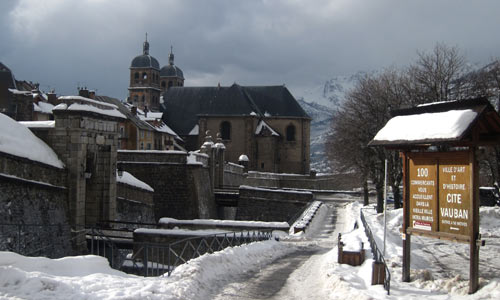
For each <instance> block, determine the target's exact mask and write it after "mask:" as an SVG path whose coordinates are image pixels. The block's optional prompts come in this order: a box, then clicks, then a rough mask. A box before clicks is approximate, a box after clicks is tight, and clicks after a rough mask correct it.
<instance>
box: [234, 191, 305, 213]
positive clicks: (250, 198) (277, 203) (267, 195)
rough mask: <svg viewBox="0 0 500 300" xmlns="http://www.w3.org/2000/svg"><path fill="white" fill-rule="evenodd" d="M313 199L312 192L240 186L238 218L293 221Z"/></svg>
mask: <svg viewBox="0 0 500 300" xmlns="http://www.w3.org/2000/svg"><path fill="white" fill-rule="evenodd" d="M312 199H313V194H312V193H310V192H303V191H289V190H286V191H285V190H272V189H262V188H253V187H248V186H240V197H239V200H238V209H237V212H236V220H247V221H250V220H254V221H265V222H291V221H294V218H296V217H298V215H299V214H300V213H301V212H302V210H303V209H305V207H306V205H307V204H308V203H309V202H311V201H312Z"/></svg>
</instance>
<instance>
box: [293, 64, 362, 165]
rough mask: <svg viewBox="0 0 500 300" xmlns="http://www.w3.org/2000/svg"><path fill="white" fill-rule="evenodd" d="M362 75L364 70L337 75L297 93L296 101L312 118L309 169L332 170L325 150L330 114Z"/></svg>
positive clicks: (330, 120)
mask: <svg viewBox="0 0 500 300" xmlns="http://www.w3.org/2000/svg"><path fill="white" fill-rule="evenodd" d="M364 75H365V73H364V72H358V73H356V74H354V75H350V76H337V77H334V78H331V79H329V80H327V81H326V82H325V83H324V84H322V85H318V86H315V87H313V88H311V89H309V90H306V91H304V92H303V94H302V95H298V97H297V100H298V102H299V103H300V105H301V106H302V108H303V109H304V110H305V111H306V112H307V114H309V116H310V117H311V118H312V120H311V170H316V171H317V172H321V173H327V172H332V171H334V170H332V169H331V168H330V166H329V164H328V161H327V158H326V151H325V142H326V137H327V135H328V131H329V128H330V126H331V122H332V115H333V112H334V111H335V110H336V109H337V108H338V107H339V106H340V105H341V104H342V103H343V101H344V97H345V95H346V93H347V92H348V91H349V90H350V89H352V88H353V87H354V85H355V83H356V81H357V79H358V78H360V77H361V76H364Z"/></svg>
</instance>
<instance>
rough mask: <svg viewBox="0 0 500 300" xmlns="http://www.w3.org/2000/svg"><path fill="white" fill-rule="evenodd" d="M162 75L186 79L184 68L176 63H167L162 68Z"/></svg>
mask: <svg viewBox="0 0 500 300" xmlns="http://www.w3.org/2000/svg"><path fill="white" fill-rule="evenodd" d="M160 77H179V78H182V79H184V73H183V72H182V70H181V69H180V68H179V67H177V66H174V65H166V66H164V67H163V68H161V70H160Z"/></svg>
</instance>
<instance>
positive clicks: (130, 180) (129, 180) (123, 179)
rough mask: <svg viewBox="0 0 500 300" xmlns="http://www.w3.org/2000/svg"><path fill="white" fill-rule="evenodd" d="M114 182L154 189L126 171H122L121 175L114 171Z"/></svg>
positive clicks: (149, 189) (147, 189) (148, 189)
mask: <svg viewBox="0 0 500 300" xmlns="http://www.w3.org/2000/svg"><path fill="white" fill-rule="evenodd" d="M116 182H119V183H123V184H127V185H130V186H133V187H136V188H140V189H143V190H146V191H150V192H154V191H155V190H154V189H153V188H152V187H151V186H149V185H148V184H147V183H145V182H144V181H140V180H139V179H137V178H135V177H134V175H132V174H130V173H129V172H127V171H123V174H122V176H118V172H116Z"/></svg>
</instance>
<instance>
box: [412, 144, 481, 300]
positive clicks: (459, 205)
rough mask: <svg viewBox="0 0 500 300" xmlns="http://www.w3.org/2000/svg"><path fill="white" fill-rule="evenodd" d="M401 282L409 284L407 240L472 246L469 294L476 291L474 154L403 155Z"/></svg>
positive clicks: (476, 202) (477, 214) (477, 209)
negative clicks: (425, 239)
mask: <svg viewBox="0 0 500 300" xmlns="http://www.w3.org/2000/svg"><path fill="white" fill-rule="evenodd" d="M402 157H403V159H404V164H403V168H404V170H403V172H404V183H405V184H404V203H403V209H404V217H403V239H404V242H403V281H406V282H408V281H409V280H410V252H411V251H410V249H411V242H410V241H411V235H421V236H428V237H433V238H439V239H447V240H451V241H455V242H463V243H469V244H470V280H469V293H474V292H475V291H476V290H477V288H478V280H479V276H478V266H479V245H478V240H479V197H478V193H477V191H478V187H477V178H478V174H477V173H478V168H477V165H476V159H475V151H474V148H471V149H470V150H469V151H460V152H405V153H402Z"/></svg>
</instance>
